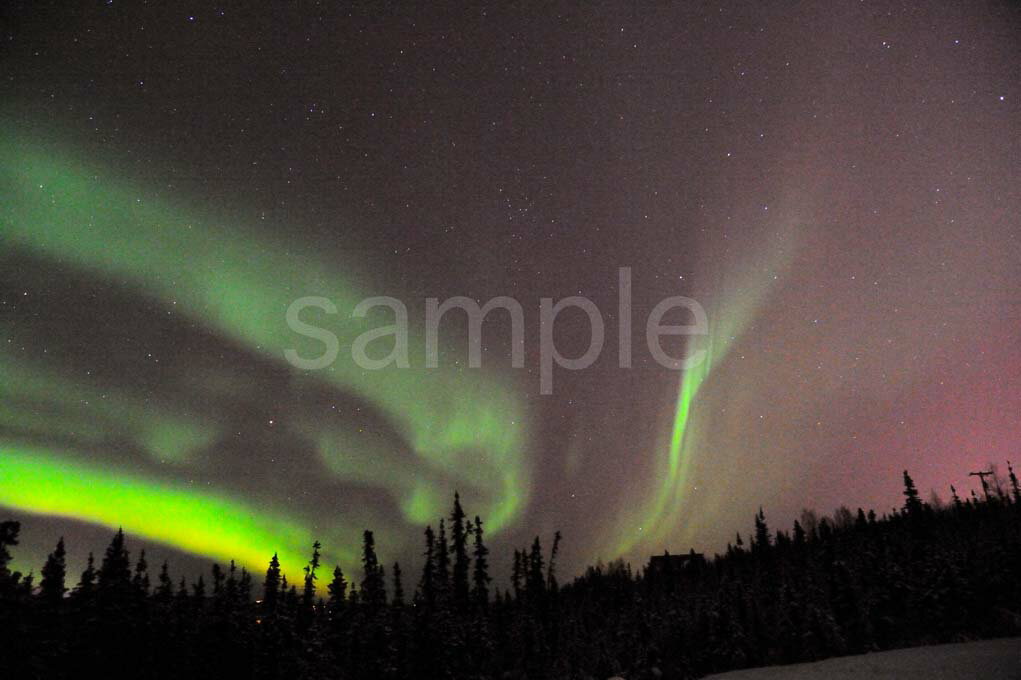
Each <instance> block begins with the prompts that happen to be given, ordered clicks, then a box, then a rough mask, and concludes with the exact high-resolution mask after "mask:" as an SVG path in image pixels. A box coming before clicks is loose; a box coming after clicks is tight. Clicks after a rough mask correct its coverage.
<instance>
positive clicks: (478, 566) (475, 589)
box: [472, 515, 492, 609]
mask: <svg viewBox="0 0 1021 680" xmlns="http://www.w3.org/2000/svg"><path fill="white" fill-rule="evenodd" d="M472 533H473V534H474V537H475V545H474V547H473V551H472V557H473V558H474V560H475V566H474V570H473V573H472V600H473V601H474V602H475V604H476V605H477V606H479V607H481V608H483V609H485V608H486V606H487V605H488V604H489V583H490V581H491V580H492V579H490V578H489V558H488V555H489V548H487V547H486V544H485V540H484V538H483V533H484V532H483V528H482V519H481V518H480V517H479V516H478V515H475V527H474V530H473V532H472Z"/></svg>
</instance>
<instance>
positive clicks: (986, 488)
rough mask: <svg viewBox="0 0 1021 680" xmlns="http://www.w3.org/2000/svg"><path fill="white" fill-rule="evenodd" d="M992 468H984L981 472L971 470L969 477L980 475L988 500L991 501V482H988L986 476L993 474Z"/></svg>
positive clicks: (983, 490)
mask: <svg viewBox="0 0 1021 680" xmlns="http://www.w3.org/2000/svg"><path fill="white" fill-rule="evenodd" d="M992 475H993V471H992V470H982V471H979V472H969V473H968V476H969V477H978V478H979V479H980V480H981V481H982V492H983V493H984V494H985V495H986V502H987V503H988V502H989V484H988V483H986V477H988V476H992Z"/></svg>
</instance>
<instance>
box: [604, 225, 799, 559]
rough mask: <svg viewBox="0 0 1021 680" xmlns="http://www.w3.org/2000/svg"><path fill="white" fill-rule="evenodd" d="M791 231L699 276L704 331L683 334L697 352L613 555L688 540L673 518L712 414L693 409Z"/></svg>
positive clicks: (763, 289)
mask: <svg viewBox="0 0 1021 680" xmlns="http://www.w3.org/2000/svg"><path fill="white" fill-rule="evenodd" d="M796 228H797V227H796V226H795V224H794V223H793V222H791V223H788V224H787V225H784V226H782V227H781V228H779V229H777V230H775V231H774V232H772V233H771V235H770V237H769V238H768V239H766V240H765V241H764V243H765V245H764V246H763V247H761V248H759V249H757V250H755V251H751V253H750V254H749V258H750V259H752V260H753V261H750V262H742V263H741V265H740V266H737V265H735V264H734V263H730V262H726V258H725V257H724V258H719V259H717V263H718V264H719V268H718V269H716V270H715V272H714V274H713V275H706V276H704V277H703V278H704V279H706V280H707V281H712V282H713V284H714V285H713V287H712V289H711V290H712V291H713V292H714V293H715V295H713V297H712V299H711V300H709V302H710V304H709V305H708V308H707V316H708V318H709V333H708V335H707V336H705V337H701V338H700V337H699V336H689V342H688V345H687V350H686V351H687V355H688V356H692V353H693V352H697V351H699V350H704V352H705V356H704V358H703V360H702V361H701V362H699V363H697V364H696V365H694V366H692V367H691V368H689V369H687V370H685V371H683V372H682V373H681V375H680V378H679V385H678V389H677V394H676V400H675V402H674V406H673V410H672V412H671V418H670V420H669V421H667V426H666V427H665V429H664V433H663V434H662V435H661V436H660V438H659V439H658V443H657V445H656V447H655V451H656V452H657V463H656V467H655V470H656V472H655V475H656V479H657V480H658V483H657V485H656V486H655V489H654V491H653V493H652V498H651V500H650V501H649V502H648V503H647V504H645V505H644V506H642V507H641V509H640V510H638V511H637V512H634V513H627V514H626V515H625V517H624V521H623V522H622V523H621V524H620V525H619V526H618V528H617V530H616V532H615V536H616V539H615V541H616V542H615V543H614V544H613V545H612V546H611V549H610V550H609V552H610V553H611V554H613V555H614V556H620V555H626V554H629V553H631V552H633V551H634V550H635V549H637V548H638V547H640V546H641V547H647V548H649V549H651V550H653V551H659V550H662V546H663V545H664V543H665V542H666V541H668V540H669V539H670V538H671V537H676V535H677V534H678V532H679V530H683V531H684V533H685V534H686V537H689V538H690V536H691V535H692V534H693V533H694V532H693V530H692V527H681V528H679V527H678V525H677V523H678V521H680V518H681V514H682V509H683V506H684V503H685V500H686V498H687V496H688V487H689V486H690V482H689V479H688V478H689V471H690V468H691V465H692V463H693V461H694V458H695V456H696V455H698V454H699V453H700V449H701V446H702V442H703V436H702V435H703V433H704V432H705V431H706V429H707V428H708V427H710V426H711V419H712V414H711V413H709V412H707V411H706V410H704V409H700V408H699V406H700V403H701V400H700V399H699V397H700V396H701V395H702V393H703V392H704V390H705V389H706V388H707V386H708V385H709V384H710V382H711V379H712V375H713V373H714V371H715V370H716V369H718V368H719V367H720V366H721V365H722V364H723V363H724V362H725V361H726V359H727V356H728V355H729V353H730V351H731V349H732V347H733V346H734V344H735V343H736V342H737V341H738V340H739V339H740V337H741V336H742V334H744V333H745V332H747V330H748V329H749V327H750V326H751V324H753V322H754V320H755V317H756V315H757V314H758V313H760V311H761V310H762V307H763V305H764V303H765V302H766V300H767V299H768V297H769V295H770V293H771V292H772V290H773V288H774V287H775V285H776V282H777V281H778V280H779V279H780V278H781V275H782V274H783V272H784V271H785V270H786V269H787V268H788V267H789V266H790V264H791V262H792V260H793V255H794V244H795V238H794V236H795V231H796ZM721 260H722V261H721Z"/></svg>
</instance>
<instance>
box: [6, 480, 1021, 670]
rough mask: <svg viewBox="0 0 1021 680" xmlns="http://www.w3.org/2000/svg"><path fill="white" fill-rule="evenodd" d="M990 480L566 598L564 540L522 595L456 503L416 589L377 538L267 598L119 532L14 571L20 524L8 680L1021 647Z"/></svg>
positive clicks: (523, 579)
mask: <svg viewBox="0 0 1021 680" xmlns="http://www.w3.org/2000/svg"><path fill="white" fill-rule="evenodd" d="M981 481H982V482H983V489H984V493H983V494H982V496H981V497H979V496H976V495H975V494H974V493H973V494H972V495H971V497H969V498H968V499H966V500H962V499H960V498H959V497H958V495H957V492H956V490H953V487H951V490H952V493H953V496H952V501H951V502H949V503H947V504H946V505H944V504H942V503H940V502H937V501H935V500H934V501H933V502H930V503H925V502H923V501H922V499H921V498H920V497H919V494H918V492H917V490H916V489H915V486H914V484H913V482H912V481H911V478H910V476H909V475H908V473H907V472H905V473H904V484H905V491H904V495H905V500H904V504H903V507H902V509H900V510H896V511H893V512H891V513H890V514H884V515H883V516H881V517H877V516H876V514H875V513H874V512H871V511H870V512H865V511H863V510H860V509H859V510H858V511H857V513H853V512H851V511H850V510H848V509H846V508H841V509H840V510H838V511H837V513H836V514H835V515H834V516H833V517H832V518H822V519H818V518H817V517H816V516H815V515H814V514H813V513H811V512H807V511H806V512H805V513H803V515H802V519H801V520H799V521H797V522H795V524H794V526H793V528H792V529H791V530H790V531H776V532H774V531H771V530H770V528H769V526H768V523H767V520H766V517H765V514H764V513H763V512H762V511H761V510H760V511H759V513H757V514H756V515H755V517H754V530H753V532H752V533H751V534H749V542H748V543H747V544H745V542H744V540H743V539H742V538H741V537H740V535H738V536H737V537H736V539H735V542H734V543H733V544H732V545H730V546H728V548H727V551H726V553H725V554H724V555H717V556H716V558H715V559H713V560H709V561H704V560H694V559H693V560H689V561H687V562H682V561H681V560H670V559H664V560H662V561H659V562H658V564H661V565H665V568H659V567H658V568H657V569H655V570H647V569H643V570H642V571H641V572H637V571H634V570H632V569H631V567H630V566H629V565H625V564H623V563H621V562H616V563H611V564H609V565H605V566H604V565H599V566H594V567H590V568H589V569H588V570H587V571H586V572H585V574H584V575H583V576H581V577H579V578H577V579H575V580H574V581H573V582H571V583H570V584H567V585H564V586H560V585H559V584H558V582H557V578H556V555H557V552H558V548H559V543H560V535H559V533H558V534H556V536H555V537H553V540H552V542H551V543H550V545H549V550H548V551H547V550H544V548H543V546H542V544H541V542H540V540H539V538H536V539H535V540H534V542H533V543H532V545H531V546H528V547H526V548H523V549H521V550H516V551H514V555H513V561H512V571H511V582H510V584H509V587H508V588H505V589H501V588H497V587H495V586H494V584H493V583H492V581H491V579H490V577H489V563H490V556H489V551H488V549H487V547H486V543H485V531H484V524H483V522H482V520H481V519H480V518H479V517H474V518H473V519H469V517H468V516H467V515H466V513H465V512H464V510H463V509H462V507H461V504H460V500H459V499H458V498H457V497H456V496H455V500H454V506H453V510H452V512H451V514H450V516H449V517H447V518H444V519H443V520H440V521H439V523H438V524H437V527H436V529H435V530H434V529H433V527H428V528H426V530H425V534H424V566H423V568H422V572H421V574H419V575H418V578H417V579H415V580H406V579H407V576H406V575H405V574H404V572H402V571H401V569H400V566H399V565H397V564H394V565H392V566H390V567H389V568H388V567H385V566H384V565H382V564H380V563H379V560H378V558H377V555H376V546H375V542H374V538H373V535H372V532H370V531H366V532H365V534H364V537H363V548H362V569H361V570H360V573H359V574H357V575H353V574H345V573H343V572H342V571H341V569H340V568H339V567H335V568H333V569H329V568H327V567H325V566H324V565H322V564H321V563H320V546H319V544H318V543H316V544H315V545H314V546H312V549H311V552H310V557H309V562H308V564H307V565H306V566H305V568H304V571H303V578H302V580H301V581H300V582H297V583H289V582H288V581H287V578H286V576H284V575H283V573H282V571H281V566H280V564H279V562H278V560H277V558H276V556H273V557H272V559H271V560H270V561H269V566H268V568H267V570H266V573H265V574H264V575H260V576H261V577H262V578H261V579H260V580H261V581H262V584H261V586H259V585H257V584H255V583H253V579H252V576H251V575H250V574H249V573H247V572H246V571H245V570H244V569H239V568H237V567H236V566H235V565H234V564H233V563H231V564H229V565H226V566H221V565H214V566H213V568H212V570H211V572H210V573H208V574H205V575H202V576H200V577H199V578H198V580H196V581H194V582H192V583H187V582H186V581H185V580H183V579H182V580H179V581H175V580H174V579H173V578H172V577H171V575H170V571H169V568H168V565H166V564H163V565H161V566H160V567H158V568H156V569H151V565H149V564H148V563H147V562H146V559H145V554H144V552H143V553H141V554H139V555H138V556H137V558H136V559H134V560H132V559H131V556H130V555H129V553H128V551H127V549H126V547H125V540H124V534H123V533H122V532H118V533H117V534H116V535H115V536H114V538H113V540H112V542H111V543H110V545H109V547H108V548H107V549H106V552H105V554H104V555H102V556H101V558H100V559H99V561H98V564H97V563H96V561H95V560H94V559H93V558H92V557H91V556H90V558H89V562H88V567H87V568H86V570H85V571H84V573H82V574H81V575H80V577H77V583H76V585H73V587H70V590H68V587H69V586H68V584H69V583H72V582H73V581H74V579H70V580H69V579H68V575H67V574H66V563H65V549H64V543H63V540H61V541H59V542H58V543H57V545H56V547H55V549H54V551H53V553H52V554H51V555H50V556H49V559H48V560H47V561H46V564H45V565H44V566H43V567H42V570H41V571H40V578H39V579H38V583H36V580H35V579H34V578H33V577H32V576H31V575H29V576H24V575H22V574H19V573H16V572H15V573H12V572H11V571H10V570H9V568H8V566H9V562H10V559H11V554H10V550H11V548H13V547H14V546H16V545H17V538H18V532H19V528H20V527H19V525H18V523H16V522H3V523H0V642H2V645H0V677H3V678H44V677H45V678H58V679H59V678H85V677H101V678H115V677H131V678H182V677H187V678H287V679H289V680H290V679H294V678H337V679H352V680H361V679H366V680H368V679H372V680H376V679H378V678H394V679H400V678H415V679H418V678H479V679H483V678H500V679H501V680H502V679H504V678H509V679H516V678H598V679H600V680H601V679H603V678H607V677H609V676H612V675H618V674H619V675H623V676H624V677H626V678H628V679H629V680H630V679H635V678H661V677H662V678H694V677H699V676H702V675H705V674H707V673H711V672H715V671H721V670H727V669H733V668H741V667H747V666H758V665H766V664H777V663H792V662H799V661H809V660H814V659H820V658H823V657H827V656H832V655H840V654H854V653H861V652H865V651H869V650H879V649H889V648H894V647H901V646H907V645H917V644H930V643H938V642H950V641H957V640H967V639H974V638H982V637H992V636H999V635H1013V634H1018V633H1019V632H1021V614H1019V612H1021V579H1019V578H1018V575H1019V574H1021V492H1019V489H1018V482H1017V478H1016V477H1015V475H1014V473H1013V470H1010V476H1009V484H1008V483H1007V482H1006V481H1004V483H1003V484H996V485H988V484H986V480H985V478H984V477H983V478H981ZM672 565H681V566H672ZM292 573H293V572H292ZM97 674H98V675H97Z"/></svg>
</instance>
